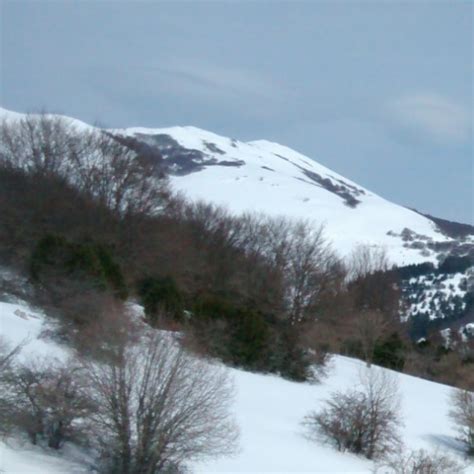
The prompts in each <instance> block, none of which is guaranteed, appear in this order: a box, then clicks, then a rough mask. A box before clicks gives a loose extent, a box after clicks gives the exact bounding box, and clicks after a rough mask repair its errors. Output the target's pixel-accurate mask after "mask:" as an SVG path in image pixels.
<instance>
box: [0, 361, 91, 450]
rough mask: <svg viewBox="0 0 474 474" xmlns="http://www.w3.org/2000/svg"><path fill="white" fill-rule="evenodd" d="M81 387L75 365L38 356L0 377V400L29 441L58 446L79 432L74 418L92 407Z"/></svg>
mask: <svg viewBox="0 0 474 474" xmlns="http://www.w3.org/2000/svg"><path fill="white" fill-rule="evenodd" d="M84 387H85V384H84V383H83V380H82V378H81V376H80V374H79V373H78V371H77V368H75V367H72V366H66V365H62V364H60V363H58V362H56V361H46V360H40V361H35V362H31V363H29V364H22V365H17V366H15V367H14V369H13V370H11V371H10V373H9V374H8V376H7V377H3V378H2V381H1V389H2V390H1V392H2V397H1V400H0V403H2V404H4V405H6V407H7V409H8V421H9V423H10V424H11V425H12V426H13V427H15V428H17V429H19V430H20V431H23V432H25V433H26V434H28V436H29V438H30V440H31V442H32V443H33V444H38V443H41V442H45V443H47V445H48V446H49V447H50V448H53V449H59V448H60V447H61V446H62V445H63V443H64V442H65V441H68V440H74V439H77V438H78V437H79V436H80V431H81V430H80V428H79V427H78V425H76V424H75V422H76V421H77V420H78V419H80V418H84V417H85V416H87V414H89V413H90V410H91V409H92V406H91V405H90V404H89V402H88V400H87V398H86V397H85V393H84V390H85V388H84ZM5 396H7V398H6V399H5Z"/></svg>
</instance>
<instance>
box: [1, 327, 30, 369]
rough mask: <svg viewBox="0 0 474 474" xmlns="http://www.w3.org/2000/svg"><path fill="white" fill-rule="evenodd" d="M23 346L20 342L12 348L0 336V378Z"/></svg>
mask: <svg viewBox="0 0 474 474" xmlns="http://www.w3.org/2000/svg"><path fill="white" fill-rule="evenodd" d="M24 344H25V343H24V342H22V343H20V344H18V345H16V346H12V345H11V344H9V343H8V341H7V340H6V339H5V338H4V337H3V336H0V376H1V374H4V373H6V372H7V371H8V370H9V369H10V368H11V366H12V363H13V361H14V359H15V357H16V356H17V355H18V353H19V352H20V351H21V349H22V347H23V345H24Z"/></svg>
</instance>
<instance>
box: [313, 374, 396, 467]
mask: <svg viewBox="0 0 474 474" xmlns="http://www.w3.org/2000/svg"><path fill="white" fill-rule="evenodd" d="M399 401H400V400H399V391H398V387H397V383H396V380H395V379H394V378H393V377H392V376H390V375H389V374H388V372H385V371H383V370H382V369H377V368H375V367H374V368H372V369H367V370H366V372H365V373H363V374H361V376H360V388H359V389H350V390H347V391H345V392H335V393H333V394H332V395H331V396H330V397H329V399H328V400H327V401H326V402H325V405H324V408H323V409H322V410H320V411H316V412H312V413H310V414H308V415H307V416H306V418H305V421H304V424H305V425H306V426H307V428H308V430H309V435H310V436H311V437H315V436H316V437H322V438H323V439H324V440H326V441H328V442H329V443H331V444H332V445H334V446H335V447H336V449H338V450H339V451H351V452H353V453H356V454H362V455H364V456H365V457H367V458H368V459H376V458H379V457H380V456H382V455H383V454H385V453H388V452H391V451H395V450H396V449H397V448H398V445H399V442H400V440H399V435H398V427H399V425H400V424H401V420H400V418H399Z"/></svg>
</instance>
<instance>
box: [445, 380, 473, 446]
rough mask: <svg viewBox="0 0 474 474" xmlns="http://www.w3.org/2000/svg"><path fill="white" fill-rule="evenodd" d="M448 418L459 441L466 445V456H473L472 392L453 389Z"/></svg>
mask: <svg viewBox="0 0 474 474" xmlns="http://www.w3.org/2000/svg"><path fill="white" fill-rule="evenodd" d="M450 402H451V410H450V412H449V416H450V418H451V420H452V421H453V423H454V424H455V426H456V429H457V431H458V433H459V436H460V439H461V440H462V441H463V442H464V443H465V444H466V447H467V451H468V454H470V455H474V392H471V391H469V390H467V389H453V391H452V392H451V399H450Z"/></svg>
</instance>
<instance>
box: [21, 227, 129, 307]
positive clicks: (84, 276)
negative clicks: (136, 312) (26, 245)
mask: <svg viewBox="0 0 474 474" xmlns="http://www.w3.org/2000/svg"><path fill="white" fill-rule="evenodd" d="M30 274H31V276H32V278H33V279H34V280H35V281H38V282H42V283H48V282H55V281H57V280H62V279H64V278H66V279H69V280H76V281H81V282H83V283H84V285H86V286H88V287H89V288H94V289H97V290H105V289H106V288H107V287H111V288H112V289H113V290H114V292H115V294H116V295H117V296H119V297H121V298H122V299H124V298H126V296H127V290H126V285H125V280H124V277H123V274H122V272H121V270H120V266H119V265H118V263H117V262H116V261H115V260H114V258H113V257H112V254H111V253H110V251H109V250H108V249H106V248H105V247H104V246H102V245H100V244H98V243H95V242H92V241H86V242H79V243H77V242H70V241H68V240H67V239H65V238H64V237H62V236H60V235H47V236H45V237H43V238H41V239H40V240H39V241H38V243H37V244H36V246H35V248H34V250H33V252H32V254H31V257H30Z"/></svg>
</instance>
